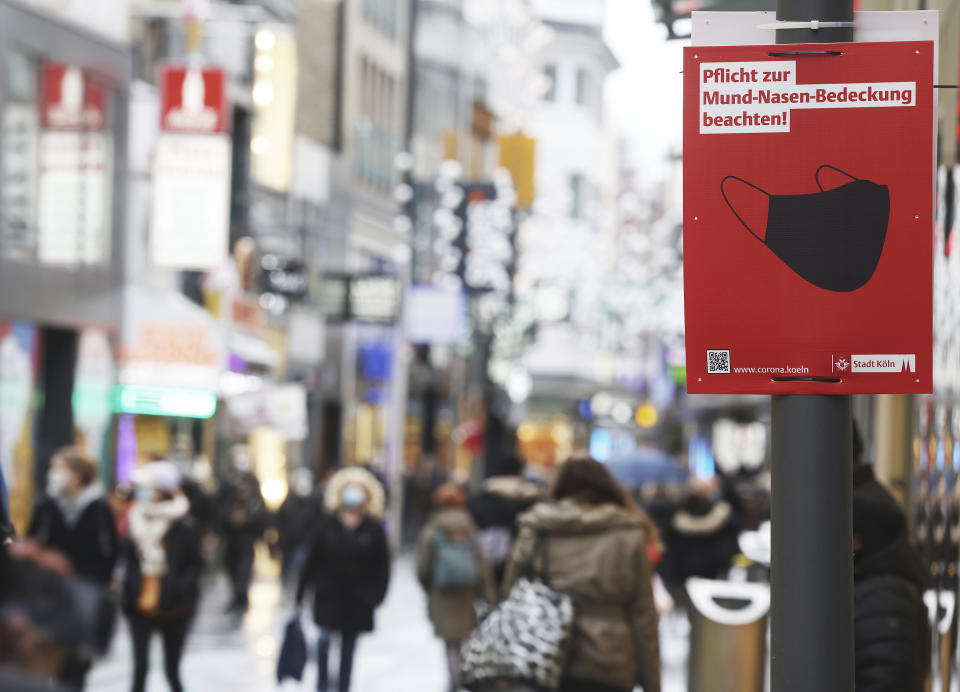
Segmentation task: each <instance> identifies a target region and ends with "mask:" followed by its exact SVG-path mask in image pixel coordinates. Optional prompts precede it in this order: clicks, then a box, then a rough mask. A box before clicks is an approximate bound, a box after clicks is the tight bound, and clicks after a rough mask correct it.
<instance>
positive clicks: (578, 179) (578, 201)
mask: <svg viewBox="0 0 960 692" xmlns="http://www.w3.org/2000/svg"><path fill="white" fill-rule="evenodd" d="M583 194H584V182H583V176H582V175H580V174H579V173H574V174H572V175H571V176H570V218H571V219H580V218H583Z"/></svg>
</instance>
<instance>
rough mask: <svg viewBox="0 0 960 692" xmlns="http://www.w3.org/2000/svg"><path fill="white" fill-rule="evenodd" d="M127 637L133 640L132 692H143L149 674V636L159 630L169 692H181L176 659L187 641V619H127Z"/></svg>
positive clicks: (133, 614)
mask: <svg viewBox="0 0 960 692" xmlns="http://www.w3.org/2000/svg"><path fill="white" fill-rule="evenodd" d="M128 619H129V624H130V637H131V639H133V692H144V687H145V686H146V684H147V673H148V672H149V671H150V636H151V635H152V634H153V632H154V631H155V630H159V632H160V636H161V637H163V668H164V672H165V673H166V674H167V682H168V683H169V685H170V690H171V692H183V683H181V682H180V659H181V658H182V657H183V645H184V643H185V642H186V640H187V630H188V629H189V626H190V620H189V618H184V619H178V620H155V619H153V618H148V617H146V616H144V615H141V614H139V613H131V614H130V616H129V618H128Z"/></svg>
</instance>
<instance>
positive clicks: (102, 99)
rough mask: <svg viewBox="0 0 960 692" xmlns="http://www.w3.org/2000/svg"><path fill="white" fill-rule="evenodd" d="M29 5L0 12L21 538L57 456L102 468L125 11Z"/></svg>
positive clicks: (117, 252) (0, 450)
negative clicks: (81, 453) (78, 455)
mask: <svg viewBox="0 0 960 692" xmlns="http://www.w3.org/2000/svg"><path fill="white" fill-rule="evenodd" d="M28 4H29V5H30V6H29V7H24V5H23V4H22V3H11V2H6V1H3V2H0V46H2V55H0V62H2V63H3V65H4V68H3V69H4V74H3V76H2V78H0V85H2V88H0V110H2V113H3V121H2V132H0V147H2V151H3V155H2V159H3V163H2V165H3V169H2V170H3V175H2V189H0V195H2V200H3V204H2V212H0V214H2V216H0V335H2V336H0V340H2V344H3V346H2V350H3V353H4V356H3V358H2V361H3V362H2V364H0V381H2V382H3V385H2V389H3V392H4V393H3V395H2V399H3V402H4V404H3V406H2V407H0V409H2V412H0V417H2V419H3V421H2V422H0V428H2V430H3V432H2V434H0V437H2V444H0V465H2V468H3V471H4V476H5V480H6V483H7V486H8V489H9V491H10V507H11V510H12V515H13V519H14V522H15V523H16V524H17V525H18V527H19V528H21V529H22V528H24V527H23V524H24V522H25V520H26V518H27V516H28V510H29V507H30V505H31V504H32V501H33V493H34V490H35V488H37V487H38V486H41V485H42V484H43V482H44V479H45V476H46V470H47V465H48V463H49V458H50V455H51V453H52V452H53V451H54V450H55V449H56V448H57V447H59V446H61V445H65V444H73V443H75V442H81V443H84V442H85V443H86V444H87V446H88V447H90V451H91V452H92V453H94V454H95V455H97V456H98V457H99V458H100V460H101V461H102V462H107V461H109V460H110V458H111V456H112V455H111V454H110V452H109V445H106V444H104V443H103V442H104V439H105V437H106V436H107V434H108V432H107V429H108V428H109V425H110V420H109V419H110V416H109V414H108V413H106V412H105V411H104V402H103V400H102V399H103V394H104V388H105V387H106V388H109V387H110V386H111V385H112V382H109V383H108V382H107V381H106V380H108V379H109V378H110V376H111V364H110V362H111V359H112V354H111V344H113V343H115V342H116V339H117V336H118V332H119V327H120V321H121V310H122V306H121V300H120V298H121V290H120V288H121V285H122V274H121V266H122V257H123V249H124V239H123V233H122V229H123V223H124V209H125V204H126V198H125V195H124V192H123V190H124V186H123V184H122V181H123V180H124V179H125V176H126V150H127V109H126V101H127V88H128V82H129V72H130V67H129V65H130V53H129V50H128V48H127V47H126V45H125V42H126V41H127V40H128V35H127V28H126V21H125V20H126V18H127V17H128V16H129V15H128V12H127V3H126V2H123V1H121V0H116V1H115V2H106V3H97V6H96V7H95V8H89V7H87V8H86V9H85V10H84V9H81V8H80V7H79V6H78V3H70V2H68V3H58V4H51V3H42V2H36V3H28ZM93 328H96V329H98V330H101V331H99V332H96V335H95V336H94V333H93V332H88V331H87V330H91V329H93ZM78 357H79V360H78ZM75 385H76V386H75ZM88 403H89V406H88V405H87V404H88ZM77 407H83V409H84V410H83V411H82V412H79V415H75V408H77Z"/></svg>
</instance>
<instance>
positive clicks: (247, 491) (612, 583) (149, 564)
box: [0, 435, 929, 692]
mask: <svg viewBox="0 0 960 692" xmlns="http://www.w3.org/2000/svg"><path fill="white" fill-rule="evenodd" d="M854 457H855V461H856V464H855V470H854V487H855V490H854V540H855V546H854V547H855V559H854V565H855V573H856V591H855V597H856V598H855V600H856V634H857V690H876V691H877V692H880V691H882V690H894V689H895V690H898V691H906V692H914V690H917V691H919V690H920V689H921V687H920V685H921V684H922V680H923V678H924V676H925V675H926V666H925V665H924V664H925V661H926V660H927V658H928V657H929V650H928V649H925V648H924V646H923V645H924V642H925V638H926V639H928V630H927V629H926V620H925V615H924V614H923V606H922V599H921V597H920V594H921V593H922V589H923V576H922V572H921V571H920V570H919V568H918V566H917V565H918V562H917V560H916V556H915V555H914V554H913V550H912V548H911V546H910V545H909V542H908V540H907V532H906V521H905V518H904V515H903V512H902V511H901V510H900V508H899V506H898V505H897V504H896V502H895V501H894V500H893V498H892V497H891V496H890V495H889V493H887V492H886V491H885V490H884V489H883V488H882V486H881V485H880V484H879V483H877V482H876V480H875V479H874V478H873V476H872V473H871V471H870V467H869V466H868V465H866V464H865V463H864V462H863V445H862V442H860V441H859V435H855V446H854ZM251 466H252V464H251V457H250V453H249V450H247V449H246V448H245V447H243V446H238V447H237V448H235V449H234V450H233V453H232V466H231V468H230V470H229V472H228V473H227V474H226V475H225V476H224V477H223V478H221V479H220V483H219V488H217V489H216V491H214V489H213V488H212V487H211V484H210V480H211V476H210V474H197V473H194V472H192V471H191V469H190V468H189V466H188V465H185V464H184V463H183V462H182V461H170V460H163V459H156V460H153V461H150V462H149V463H146V464H144V465H142V466H141V467H140V468H139V469H138V470H137V472H136V474H135V476H134V478H133V483H132V484H131V485H130V486H129V487H123V486H122V487H120V488H118V489H117V490H116V491H114V492H113V493H112V494H110V495H109V496H108V495H106V494H105V492H104V490H103V489H102V488H101V486H100V484H99V482H98V480H97V478H98V472H97V467H96V464H95V463H94V462H93V461H91V460H90V458H89V457H88V456H87V455H86V454H85V453H84V452H83V451H82V450H81V449H80V448H76V447H70V448H65V449H62V450H60V451H58V452H57V453H56V455H55V456H54V457H53V459H52V463H51V466H50V471H49V475H48V479H47V487H46V488H45V492H44V493H43V495H42V497H41V498H40V500H39V501H38V502H37V505H36V508H35V511H34V514H33V519H32V522H31V524H30V527H29V530H28V531H27V535H26V536H24V537H23V538H17V537H14V536H13V535H12V530H11V529H9V528H7V529H6V535H5V539H6V542H5V545H4V549H3V551H2V556H0V560H2V562H0V689H4V690H33V689H37V690H39V689H44V690H51V689H53V690H62V691H64V692H66V691H69V690H83V689H84V686H85V680H86V678H87V674H88V672H89V670H90V667H91V665H92V664H93V662H94V661H95V660H96V658H97V657H98V656H101V655H103V654H104V653H105V652H106V651H107V650H108V648H109V646H110V641H111V639H112V634H113V629H114V621H115V620H116V614H117V612H118V611H119V612H122V614H123V615H124V617H125V618H126V621H127V630H128V632H129V636H130V638H131V643H132V651H133V657H134V666H133V679H132V680H131V689H132V690H133V692H141V691H142V690H144V688H145V682H146V679H147V676H148V671H149V656H148V654H149V647H150V640H151V638H152V635H153V634H154V633H158V634H159V635H160V637H161V639H162V644H163V652H164V656H163V662H164V663H163V666H164V672H165V674H166V678H167V681H168V684H169V687H170V689H171V690H173V692H179V691H180V690H183V689H184V684H183V682H182V680H181V675H180V662H181V659H182V657H183V653H184V651H185V648H186V646H187V643H188V640H189V632H190V626H191V623H192V621H193V619H194V616H195V614H196V612H197V606H198V602H199V600H200V598H201V591H202V588H203V585H204V578H203V577H204V574H205V573H206V572H208V571H209V570H210V569H211V568H212V567H214V566H215V565H217V566H219V567H220V568H222V570H223V571H224V572H225V573H226V574H227V575H228V577H229V581H230V585H231V593H230V597H229V602H228V603H227V604H225V605H226V609H227V611H228V612H229V613H230V614H232V615H233V616H235V617H237V618H238V620H237V622H239V618H240V617H241V616H242V614H243V613H244V612H245V611H246V609H247V608H248V605H249V600H248V592H249V589H250V584H251V579H252V575H253V565H254V555H255V545H256V543H257V542H258V541H261V540H263V538H264V536H265V534H269V535H273V536H274V537H275V540H274V541H273V546H272V547H273V549H274V553H275V555H276V556H277V557H278V559H279V561H280V564H281V565H282V569H281V574H282V580H283V583H284V585H285V588H286V590H287V593H288V596H289V599H290V602H291V604H292V609H293V611H294V613H295V616H294V618H293V619H292V620H291V625H290V626H288V637H289V636H290V630H291V629H293V630H296V631H297V633H298V636H299V637H300V639H302V632H300V631H299V630H300V628H299V625H298V621H299V617H300V615H301V613H302V614H303V615H310V616H312V619H313V621H314V623H315V624H316V626H317V629H318V633H319V635H318V640H317V644H316V651H317V659H318V662H319V673H318V679H317V689H318V690H320V691H321V692H326V691H327V690H338V691H339V692H348V690H350V685H351V678H352V671H353V666H354V654H355V652H356V644H357V641H358V638H359V636H360V635H361V634H363V633H365V632H370V631H372V630H373V628H374V624H375V618H374V613H375V611H376V609H377V607H378V606H379V605H380V604H381V603H382V602H383V601H384V599H385V597H386V593H387V588H388V584H389V581H390V573H391V549H390V546H389V541H388V537H387V533H386V531H385V528H384V527H385V524H386V520H385V516H386V510H387V506H388V501H389V500H388V495H387V492H386V490H385V488H384V485H383V483H382V481H381V480H380V479H379V478H378V477H377V476H376V475H375V474H374V473H373V472H371V470H368V469H365V468H361V467H349V468H343V469H340V470H338V471H336V472H335V473H333V474H332V475H330V476H329V477H328V478H325V479H323V483H317V482H315V479H314V477H313V474H312V473H311V472H310V471H308V470H306V469H297V470H295V471H294V472H293V473H292V474H291V477H290V483H289V488H290V491H289V493H288V495H287V497H286V499H285V500H284V502H283V504H282V505H281V506H280V507H279V509H278V511H276V512H274V513H271V512H269V511H268V510H267V506H266V504H265V502H264V499H263V497H262V495H261V491H260V483H259V481H258V479H257V478H256V476H255V475H254V474H253V471H252V468H251ZM427 489H428V491H429V492H428V496H429V500H428V501H427V502H421V503H420V504H417V503H416V502H415V498H412V497H408V498H406V501H407V502H408V504H409V505H410V506H411V507H412V509H411V513H410V514H408V516H407V523H408V524H411V525H412V526H413V527H415V533H416V540H415V543H414V545H413V546H411V547H413V548H414V553H415V565H416V574H417V577H418V579H419V581H420V583H421V584H422V586H423V588H424V591H425V593H426V594H427V604H428V613H427V614H428V617H429V619H430V621H431V623H432V625H433V628H434V630H435V633H436V636H437V637H438V638H439V639H441V640H442V641H443V642H444V644H445V648H446V664H447V668H448V671H449V680H450V688H449V689H450V690H451V691H452V692H457V690H460V689H461V687H462V683H463V682H464V680H463V666H464V663H463V652H464V650H465V649H464V644H465V643H466V642H467V641H468V640H469V639H470V638H471V636H472V635H473V634H474V633H475V632H476V631H477V628H478V624H479V623H481V622H482V621H483V619H484V618H485V617H487V615H488V614H489V613H490V612H491V611H492V610H494V609H496V608H497V607H498V604H502V603H503V602H504V600H505V599H507V598H509V596H510V594H511V590H512V589H513V588H514V586H515V585H516V584H517V583H518V581H519V580H521V579H522V578H524V577H528V576H530V575H536V577H537V579H539V580H541V581H542V582H543V583H544V584H548V585H549V587H550V588H551V589H554V590H556V591H558V592H560V593H563V594H567V595H569V596H571V597H572V599H573V602H574V604H575V607H574V615H573V623H572V627H571V630H570V635H569V637H570V639H569V646H568V650H567V651H566V652H565V656H566V657H565V664H564V670H563V676H562V679H561V682H560V687H559V689H560V690H561V692H578V691H584V692H586V691H589V692H630V691H631V690H633V689H634V688H635V687H636V686H640V687H642V689H643V690H644V692H659V690H660V656H659V644H658V616H659V615H660V614H662V613H664V612H666V611H669V610H671V609H673V608H675V607H679V608H687V607H689V604H688V602H687V601H686V598H685V592H684V584H685V581H686V580H687V579H688V578H689V577H692V576H700V577H706V578H719V579H726V578H729V577H730V576H731V574H732V573H733V572H731V569H732V568H733V570H734V571H736V570H738V569H739V570H740V578H750V579H768V578H769V571H768V566H767V565H756V564H753V565H751V564H750V561H749V560H748V559H747V558H746V557H744V556H743V555H742V554H741V550H740V547H739V546H738V536H739V535H740V534H741V532H742V531H743V530H744V529H745V528H755V526H756V524H757V523H758V522H759V520H760V519H763V518H765V517H766V516H768V511H769V505H768V504H767V505H764V504H763V503H760V509H759V510H757V507H756V506H753V507H751V506H749V505H750V503H749V502H746V503H745V502H744V493H743V492H741V491H738V489H737V487H736V485H735V484H734V483H733V481H732V480H730V479H726V480H724V479H721V478H713V479H711V480H709V481H699V480H694V481H691V482H688V483H686V484H679V485H665V484H659V485H658V484H648V485H646V486H644V487H642V488H638V489H637V492H635V493H634V492H631V491H628V490H627V489H626V488H625V487H624V486H622V485H621V484H620V483H619V482H618V481H617V480H616V479H615V478H614V476H613V475H612V474H611V473H610V471H609V470H608V468H607V467H606V466H605V465H603V464H601V463H599V462H597V461H595V460H593V459H591V458H589V457H587V456H575V457H573V458H571V459H569V460H567V461H566V462H565V463H564V464H562V465H561V466H559V467H558V469H557V470H556V471H555V473H554V477H553V478H551V479H549V482H547V480H546V479H544V477H543V474H542V473H538V474H532V473H529V472H528V469H526V468H525V467H524V464H523V463H522V462H521V461H520V460H519V459H517V458H515V457H511V458H508V459H505V460H501V463H500V465H499V467H498V475H494V476H491V477H489V478H487V479H486V480H484V481H483V482H482V484H479V485H478V486H476V487H473V488H471V487H469V485H468V484H467V483H465V482H455V481H454V480H451V479H450V478H448V477H446V476H445V475H444V474H443V473H440V472H434V473H431V474H430V475H429V478H428V479H427ZM754 505H756V503H754ZM5 525H6V526H8V524H5ZM744 567H749V568H750V569H746V570H745V569H743V568H744ZM334 640H338V643H339V646H338V647H336V649H337V650H338V651H339V661H338V662H329V661H328V658H329V657H330V652H331V650H332V647H331V643H332V642H333V641H334ZM286 649H287V647H286V646H285V647H284V650H286ZM282 657H283V655H281V658H282ZM300 658H301V659H302V658H303V656H302V655H301V657H300ZM279 663H280V666H279V668H285V665H286V662H284V661H283V660H281V661H280V662H279ZM302 670H303V661H302V660H301V661H300V665H296V664H295V665H294V666H293V672H292V673H291V674H292V675H294V676H295V677H297V678H299V677H300V676H301V675H302ZM279 672H280V671H279V669H278V675H279ZM500 682H501V683H502V684H501V686H499V687H494V688H491V689H506V690H509V689H514V688H511V687H510V686H509V684H510V682H511V681H509V680H503V681H500ZM471 689H482V688H478V687H472V688H471ZM516 689H520V688H519V687H518V688H516Z"/></svg>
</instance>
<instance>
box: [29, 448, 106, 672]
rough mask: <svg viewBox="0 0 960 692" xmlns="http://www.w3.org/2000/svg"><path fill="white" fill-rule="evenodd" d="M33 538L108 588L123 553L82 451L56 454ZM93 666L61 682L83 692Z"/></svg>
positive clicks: (76, 668)
mask: <svg viewBox="0 0 960 692" xmlns="http://www.w3.org/2000/svg"><path fill="white" fill-rule="evenodd" d="M27 533H28V535H29V536H30V537H31V538H33V539H34V540H35V541H37V542H38V543H40V544H41V545H43V546H46V547H47V548H51V549H53V550H56V551H58V552H61V553H63V554H64V555H65V556H66V557H67V558H68V559H69V560H70V562H71V564H72V566H73V571H74V573H75V574H76V575H77V576H79V577H82V578H84V579H87V580H89V581H91V582H94V583H96V584H98V585H100V586H104V587H105V586H107V584H108V583H109V581H110V576H111V574H112V572H113V567H114V565H115V564H116V561H117V555H118V554H119V550H120V547H119V539H118V538H117V529H116V523H115V521H114V518H113V512H112V511H111V510H110V506H109V505H108V504H107V501H106V499H105V498H104V496H103V489H102V488H101V487H100V483H99V482H98V481H97V465H96V463H95V462H94V461H93V460H92V459H90V458H89V457H88V456H87V455H86V453H85V452H84V451H83V450H82V449H80V448H77V447H64V448H62V449H60V450H58V451H57V452H56V454H54V455H53V459H52V460H51V462H50V471H49V472H48V474H47V488H46V494H45V495H44V496H43V497H42V498H41V499H40V500H39V502H38V503H37V506H36V507H35V508H34V512H33V520H32V521H31V523H30V528H29V530H28V532H27ZM89 668H90V664H89V663H88V662H86V661H80V660H76V661H70V662H68V664H67V666H66V667H65V669H64V671H63V674H62V675H61V680H62V681H63V682H64V683H66V684H67V685H69V686H72V687H73V688H75V689H78V690H82V689H83V687H84V681H85V679H86V675H87V672H88V670H89Z"/></svg>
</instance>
